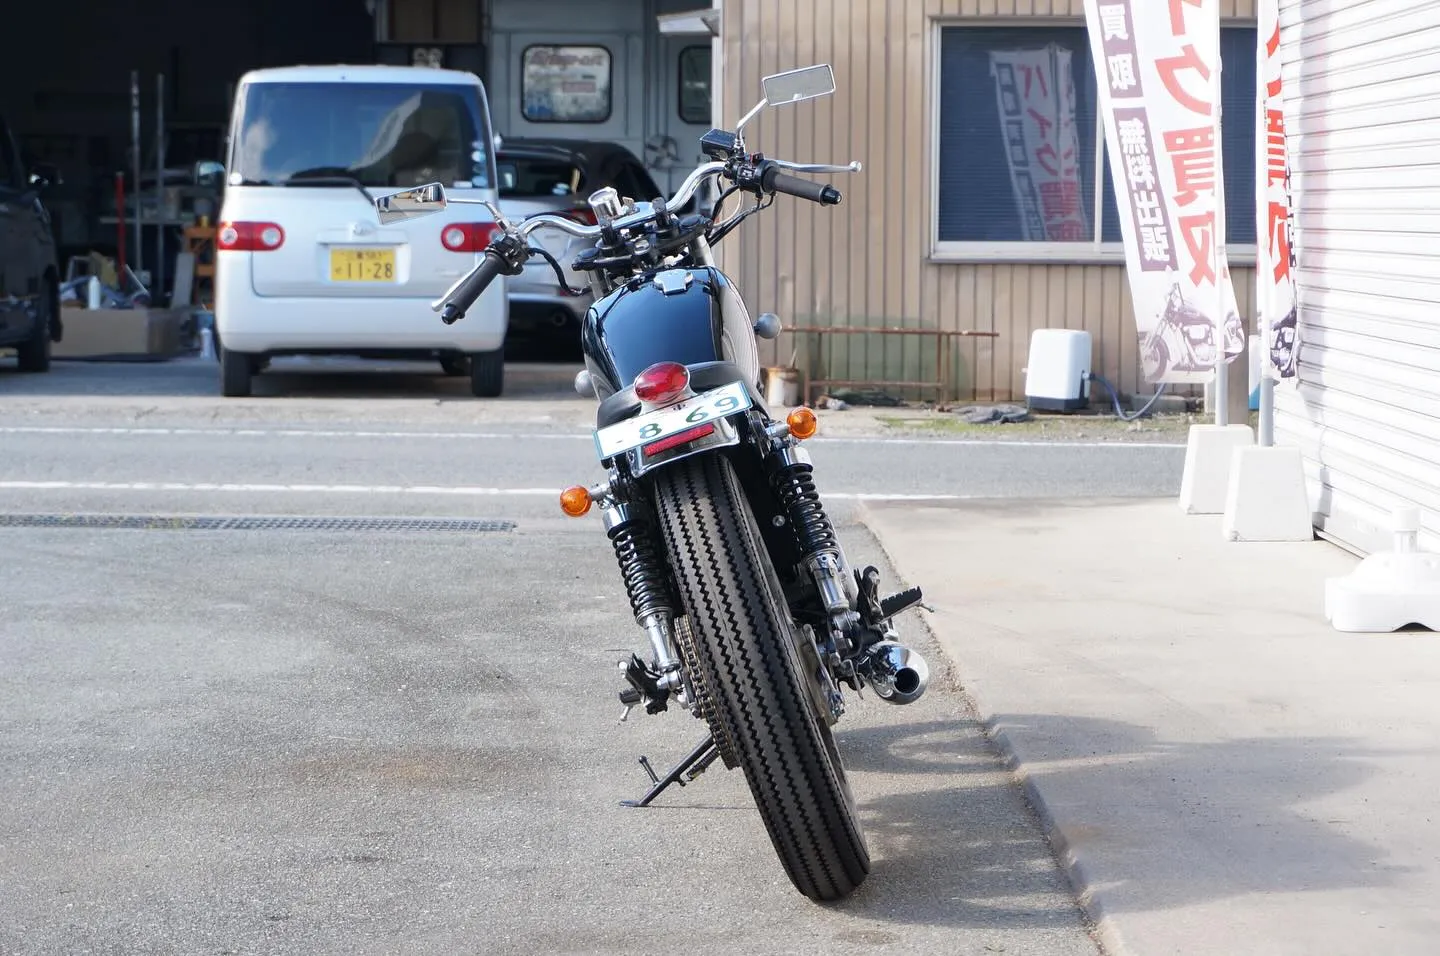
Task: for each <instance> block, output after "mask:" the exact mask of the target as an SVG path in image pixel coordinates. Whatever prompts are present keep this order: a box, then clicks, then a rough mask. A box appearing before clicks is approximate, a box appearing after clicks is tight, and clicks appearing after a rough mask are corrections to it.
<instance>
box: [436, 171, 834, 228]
mask: <svg viewBox="0 0 1440 956" xmlns="http://www.w3.org/2000/svg"><path fill="white" fill-rule="evenodd" d="M769 162H771V163H773V164H774V165H775V166H777V167H779V168H781V169H785V170H789V171H792V172H798V173H858V172H860V171H861V168H862V167H861V165H860V163H859V161H858V160H857V161H855V162H852V163H849V164H847V165H844V166H835V165H831V164H828V163H791V162H787V161H786V160H783V159H772V160H769ZM728 165H729V164H728V163H724V162H718V161H717V162H709V163H705V164H703V165H701V166H697V167H696V168H695V169H694V170H692V171H691V173H690V175H688V176H686V177H685V181H684V182H682V183H681V184H680V188H679V189H677V190H675V195H673V196H671V197H670V198H669V199H667V200H666V201H665V206H666V208H667V209H676V208H679V207H680V206H683V205H685V204H686V203H688V202H689V201H690V200H691V199H692V198H693V197H694V195H695V193H696V191H697V190H698V189H699V188H700V184H701V183H702V182H704V181H705V179H706V178H707V177H710V176H714V175H717V174H719V173H722V172H724V171H725V170H726V168H727V167H728ZM632 198H638V197H632ZM450 201H451V202H454V203H470V204H474V205H480V206H484V207H485V208H486V209H488V210H490V214H491V215H492V216H494V217H495V225H497V226H499V227H500V228H501V229H502V230H504V231H505V232H507V233H511V234H515V235H520V236H523V237H525V238H529V236H530V234H531V233H532V232H534V231H535V230H537V229H540V228H543V227H546V226H548V227H550V228H552V229H558V230H559V231H561V232H564V233H568V234H569V235H572V236H575V237H576V238H578V239H594V238H597V237H598V236H599V235H600V233H601V231H602V228H603V227H602V226H600V225H594V226H587V225H585V224H584V223H581V222H576V221H575V220H573V219H567V218H565V217H564V216H556V215H552V214H550V213H541V214H540V215H536V216H531V217H529V218H528V219H525V220H522V221H521V222H520V223H519V224H518V225H517V224H515V223H512V222H511V221H510V220H509V219H507V218H506V217H505V214H504V213H503V212H501V211H500V209H499V207H498V206H496V205H495V203H493V202H491V201H490V200H488V199H469V198H461V197H451V198H450ZM653 215H654V213H653V212H649V211H644V210H641V211H637V212H634V213H631V214H630V215H628V216H619V217H617V218H615V219H613V220H611V221H610V226H611V228H614V229H624V228H626V227H627V226H631V225H636V224H639V223H642V222H647V221H648V220H649V219H650V218H651V217H652V216H653Z"/></svg>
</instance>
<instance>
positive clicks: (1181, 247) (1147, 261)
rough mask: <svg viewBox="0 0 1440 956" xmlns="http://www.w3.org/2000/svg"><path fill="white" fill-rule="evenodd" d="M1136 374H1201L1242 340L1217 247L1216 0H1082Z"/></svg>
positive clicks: (1222, 251)
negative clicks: (1137, 360)
mask: <svg viewBox="0 0 1440 956" xmlns="http://www.w3.org/2000/svg"><path fill="white" fill-rule="evenodd" d="M1085 18H1086V24H1087V26H1088V28H1089V35H1090V46H1091V54H1092V59H1093V60H1094V62H1095V68H1096V74H1097V75H1096V80H1097V87H1098V90H1099V106H1100V111H1101V115H1102V116H1103V117H1104V119H1105V143H1106V154H1107V157H1108V162H1109V165H1110V173H1111V176H1112V177H1113V178H1114V180H1115V183H1116V189H1115V202H1116V206H1117V209H1118V211H1119V214H1120V231H1121V235H1122V237H1123V239H1124V244H1125V263H1126V272H1127V275H1128V279H1129V283H1130V296H1131V299H1132V300H1133V301H1134V305H1135V322H1136V327H1137V329H1136V331H1137V333H1138V335H1139V344H1140V349H1139V351H1140V357H1141V368H1142V374H1143V375H1144V376H1145V379H1146V381H1148V382H1151V383H1154V384H1159V383H1176V384H1180V383H1199V382H1207V381H1209V380H1210V379H1211V378H1212V377H1213V376H1214V371H1215V366H1216V365H1217V364H1219V363H1220V362H1226V363H1229V362H1232V361H1234V359H1235V358H1236V357H1237V356H1238V355H1240V354H1241V353H1242V352H1243V351H1244V350H1245V327H1244V323H1243V322H1241V320H1240V315H1239V312H1240V310H1239V306H1238V305H1237V304H1236V301H1235V289H1234V286H1233V284H1232V283H1231V280H1230V266H1229V263H1228V257H1227V255H1226V248H1225V191H1224V179H1223V176H1222V173H1221V151H1220V143H1221V139H1220V108H1219V107H1220V7H1219V0H1184V2H1183V3H1168V4H1164V3H1155V2H1153V0H1150V2H1140V0H1085Z"/></svg>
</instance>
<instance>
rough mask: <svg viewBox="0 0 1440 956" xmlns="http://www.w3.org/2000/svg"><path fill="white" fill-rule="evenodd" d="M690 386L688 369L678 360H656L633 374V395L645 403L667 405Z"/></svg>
mask: <svg viewBox="0 0 1440 956" xmlns="http://www.w3.org/2000/svg"><path fill="white" fill-rule="evenodd" d="M689 387H690V370H689V369H687V368H686V367H685V366H683V365H681V364H680V363H679V362H656V363H655V364H654V365H652V366H650V367H649V368H647V369H645V371H643V372H641V373H640V374H639V375H637V376H635V397H636V398H638V399H640V401H642V402H644V403H645V404H646V405H669V404H670V403H671V402H673V401H675V400H676V399H677V398H679V397H680V396H681V395H684V394H685V391H686V389H688V388H689Z"/></svg>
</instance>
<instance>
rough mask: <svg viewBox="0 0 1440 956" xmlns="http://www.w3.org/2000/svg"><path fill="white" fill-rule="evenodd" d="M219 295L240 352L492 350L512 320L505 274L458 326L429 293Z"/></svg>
mask: <svg viewBox="0 0 1440 956" xmlns="http://www.w3.org/2000/svg"><path fill="white" fill-rule="evenodd" d="M227 299H229V301H228V302H227V301H226V300H227ZM217 300H218V301H217V303H216V309H215V328H216V331H217V332H219V334H220V341H221V344H222V345H223V346H224V347H225V348H229V349H233V350H235V351H237V352H339V353H344V352H347V351H351V350H371V351H376V352H385V351H396V352H411V351H422V352H423V351H430V350H435V351H442V352H443V351H459V352H490V351H494V350H495V349H498V348H500V347H501V346H502V345H503V344H504V342H505V331H506V326H507V324H508V321H509V309H508V307H507V304H506V301H505V287H504V279H503V277H502V278H501V279H497V280H496V281H495V283H494V284H492V285H491V286H490V288H489V289H487V290H486V291H485V294H484V295H482V296H481V297H480V301H479V302H476V303H475V305H474V306H473V307H472V308H471V309H470V311H469V312H468V313H466V315H465V318H463V319H461V320H460V321H459V322H456V323H455V324H454V325H446V324H445V323H444V322H441V321H440V316H439V315H438V314H436V313H435V312H432V311H431V309H430V302H431V300H430V299H428V298H398V297H395V298H389V297H387V298H383V299H363V298H299V297H296V298H281V297H266V298H264V299H259V298H251V297H245V296H237V297H233V298H232V297H229V296H226V295H225V290H223V289H222V290H221V291H220V294H219V295H218V296H217ZM237 300H238V301H237Z"/></svg>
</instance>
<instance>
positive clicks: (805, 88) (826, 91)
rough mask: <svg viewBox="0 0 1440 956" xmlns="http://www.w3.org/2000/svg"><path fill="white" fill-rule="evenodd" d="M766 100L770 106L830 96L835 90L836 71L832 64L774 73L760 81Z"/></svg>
mask: <svg viewBox="0 0 1440 956" xmlns="http://www.w3.org/2000/svg"><path fill="white" fill-rule="evenodd" d="M760 89H761V91H762V92H763V93H764V94H765V102H766V103H767V104H769V105H770V106H784V105H785V104H786V103H798V102H800V101H801V100H813V99H814V98H815V97H817V96H829V95H830V94H831V93H834V92H835V71H834V70H832V69H830V64H828V63H820V64H817V65H816V66H806V67H801V68H800V69H798V70H786V71H785V72H784V73H774V74H771V75H770V76H767V77H765V78H764V79H762V80H761V81H760Z"/></svg>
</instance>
